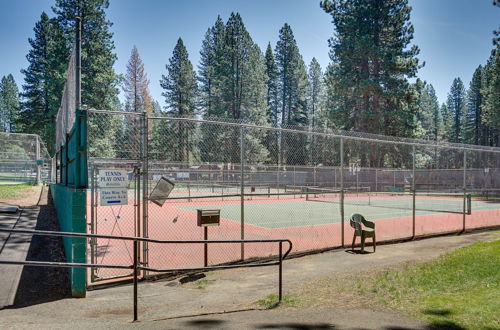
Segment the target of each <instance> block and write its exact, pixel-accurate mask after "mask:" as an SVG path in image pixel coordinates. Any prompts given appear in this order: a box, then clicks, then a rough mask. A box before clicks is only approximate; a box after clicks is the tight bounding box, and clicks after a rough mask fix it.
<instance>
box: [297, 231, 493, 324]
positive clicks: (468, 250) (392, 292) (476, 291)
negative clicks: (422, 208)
mask: <svg viewBox="0 0 500 330" xmlns="http://www.w3.org/2000/svg"><path fill="white" fill-rule="evenodd" d="M302 291H303V292H302V293H301V301H304V302H305V303H304V304H303V305H304V306H317V305H325V304H326V305H336V306H339V303H343V304H348V305H349V304H352V305H353V306H356V305H358V306H359V305H362V306H372V307H382V308H385V307H389V308H392V309H395V310H398V311H400V312H403V313H406V314H409V315H412V316H414V317H417V318H420V319H423V320H425V321H427V322H429V323H430V324H431V325H432V326H433V327H436V328H447V329H448V328H450V329H500V313H499V311H500V235H499V234H498V233H497V239H496V240H495V241H493V242H478V243H474V244H472V245H470V246H468V247H464V248H460V249H458V250H455V251H453V252H451V253H447V254H445V255H443V256H442V257H440V258H438V259H436V260H434V261H431V262H427V263H423V264H419V265H415V264H407V265H404V266H402V267H400V269H390V270H385V271H378V272H373V273H371V274H367V272H364V273H360V274H351V275H350V276H345V277H342V278H328V279H323V280H320V281H317V282H314V283H311V284H309V285H306V287H305V288H304V290H302Z"/></svg>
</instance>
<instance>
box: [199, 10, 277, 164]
mask: <svg viewBox="0 0 500 330" xmlns="http://www.w3.org/2000/svg"><path fill="white" fill-rule="evenodd" d="M221 23H222V21H221V19H220V17H219V18H218V19H217V21H216V23H215V25H214V26H213V27H212V28H211V29H209V31H208V32H207V34H206V36H205V40H204V41H203V45H202V50H201V52H200V54H201V63H200V66H199V72H200V84H201V94H202V97H201V99H202V102H201V103H202V106H203V111H202V112H203V117H204V118H211V117H214V116H216V117H218V118H227V119H230V120H235V119H236V120H239V121H240V120H243V121H251V122H253V123H257V124H263V123H266V122H267V118H266V113H267V110H266V80H267V77H266V72H265V69H266V67H265V62H264V57H263V55H262V52H261V50H260V48H259V47H258V46H257V44H255V43H254V42H253V40H252V38H251V37H250V34H249V33H248V31H247V30H246V28H245V25H244V24H243V20H242V18H241V16H240V15H239V14H238V13H231V15H230V17H229V19H228V21H227V23H226V24H225V25H222V24H221ZM201 129H202V134H203V139H202V141H200V149H201V150H202V151H203V152H202V153H201V155H202V158H203V161H214V160H215V159H217V161H221V159H220V155H223V156H222V157H223V159H222V160H223V161H226V162H239V161H240V154H239V143H238V141H239V132H237V131H236V130H229V131H227V130H226V131H224V132H222V131H220V132H215V131H214V130H213V129H212V127H211V126H210V125H202V128H201ZM253 133H254V134H253V135H252V136H246V137H245V139H246V140H245V142H246V150H247V152H252V153H253V155H252V161H255V162H263V161H266V159H267V155H268V153H267V150H266V149H265V148H264V147H263V146H262V141H263V140H264V137H263V134H261V133H255V132H253ZM228 142H229V143H228Z"/></svg>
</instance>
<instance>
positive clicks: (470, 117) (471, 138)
mask: <svg viewBox="0 0 500 330" xmlns="http://www.w3.org/2000/svg"><path fill="white" fill-rule="evenodd" d="M482 73H483V67H482V66H481V65H480V66H479V67H478V68H476V70H475V71H474V74H473V75H472V80H471V82H470V85H469V90H468V91H467V113H466V115H465V121H464V125H463V129H464V141H463V142H465V143H472V144H479V143H480V141H481V140H482V136H481V135H482V131H483V127H482V117H483V116H482V107H483V95H482V91H481V89H482V88H481V83H482V80H483V79H482V75H483V74H482Z"/></svg>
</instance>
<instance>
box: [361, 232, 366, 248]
mask: <svg viewBox="0 0 500 330" xmlns="http://www.w3.org/2000/svg"><path fill="white" fill-rule="evenodd" d="M365 239H366V237H365V235H363V234H361V252H365Z"/></svg>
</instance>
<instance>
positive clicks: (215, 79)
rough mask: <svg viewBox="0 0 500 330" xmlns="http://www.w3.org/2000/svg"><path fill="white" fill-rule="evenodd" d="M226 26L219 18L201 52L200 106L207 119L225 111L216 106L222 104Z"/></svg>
mask: <svg viewBox="0 0 500 330" xmlns="http://www.w3.org/2000/svg"><path fill="white" fill-rule="evenodd" d="M224 33H225V26H224V22H223V21H222V19H221V17H220V16H217V20H216V21H215V24H214V26H212V27H211V28H209V29H208V30H207V32H206V34H205V38H204V39H203V42H202V48H201V51H200V64H199V66H198V80H199V83H200V86H199V89H200V104H201V107H202V109H203V113H204V115H205V117H211V116H221V115H222V114H221V113H219V112H223V109H220V108H217V107H216V106H217V105H218V104H219V103H220V87H221V86H220V80H221V79H220V71H221V66H222V56H223V55H224Z"/></svg>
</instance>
